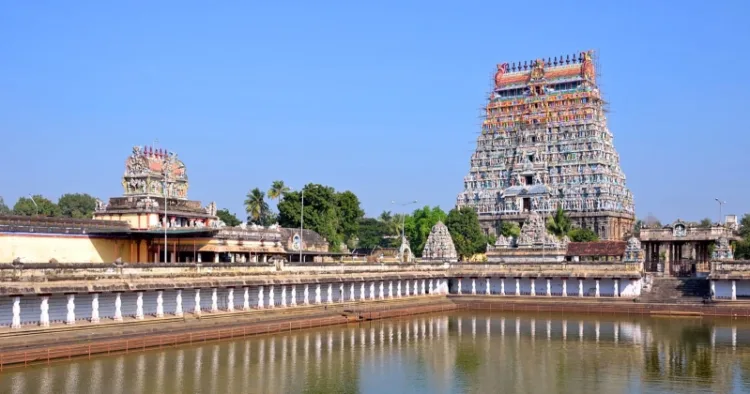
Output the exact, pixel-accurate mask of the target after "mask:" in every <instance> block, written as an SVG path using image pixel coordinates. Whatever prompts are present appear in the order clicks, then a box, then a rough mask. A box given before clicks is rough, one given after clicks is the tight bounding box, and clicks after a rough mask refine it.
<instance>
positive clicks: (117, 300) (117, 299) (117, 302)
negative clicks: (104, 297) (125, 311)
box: [113, 293, 122, 321]
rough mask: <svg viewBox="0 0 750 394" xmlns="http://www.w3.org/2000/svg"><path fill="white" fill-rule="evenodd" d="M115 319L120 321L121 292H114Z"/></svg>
mask: <svg viewBox="0 0 750 394" xmlns="http://www.w3.org/2000/svg"><path fill="white" fill-rule="evenodd" d="M113 319H114V320H115V321H122V297H121V293H115V316H114V318H113Z"/></svg>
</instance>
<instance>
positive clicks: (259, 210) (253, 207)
mask: <svg viewBox="0 0 750 394" xmlns="http://www.w3.org/2000/svg"><path fill="white" fill-rule="evenodd" d="M265 198H266V194H265V193H263V192H262V191H261V190H260V189H258V188H257V187H256V188H255V189H253V190H250V193H248V194H247V199H246V200H245V211H246V212H247V221H248V222H251V223H255V224H260V225H266V224H264V218H266V217H268V215H269V211H270V209H269V207H268V203H266V200H265ZM217 213H218V212H217Z"/></svg>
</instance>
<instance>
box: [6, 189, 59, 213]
mask: <svg viewBox="0 0 750 394" xmlns="http://www.w3.org/2000/svg"><path fill="white" fill-rule="evenodd" d="M32 198H33V200H32ZM37 207H38V208H37ZM13 213H14V214H16V215H24V216H36V215H37V214H38V215H39V216H48V217H58V216H61V212H60V207H59V206H57V204H55V203H54V202H52V201H50V200H49V199H47V198H46V197H43V196H42V195H40V194H35V195H34V196H32V197H21V198H19V199H18V201H16V204H15V205H14V206H13Z"/></svg>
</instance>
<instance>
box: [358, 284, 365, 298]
mask: <svg viewBox="0 0 750 394" xmlns="http://www.w3.org/2000/svg"><path fill="white" fill-rule="evenodd" d="M365 299H367V293H366V292H365V282H362V283H360V284H359V300H360V301H364V300H365Z"/></svg>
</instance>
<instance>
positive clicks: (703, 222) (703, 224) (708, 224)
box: [698, 218, 713, 228]
mask: <svg viewBox="0 0 750 394" xmlns="http://www.w3.org/2000/svg"><path fill="white" fill-rule="evenodd" d="M711 226H713V222H712V221H711V219H709V218H704V219H703V220H701V221H700V223H698V227H701V228H710V227H711Z"/></svg>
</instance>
